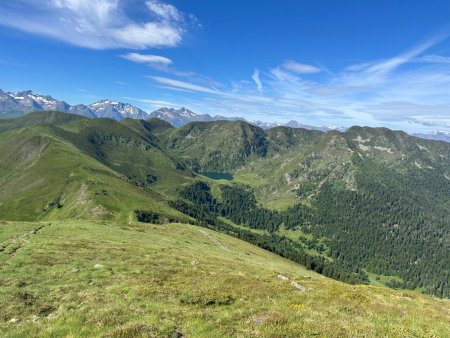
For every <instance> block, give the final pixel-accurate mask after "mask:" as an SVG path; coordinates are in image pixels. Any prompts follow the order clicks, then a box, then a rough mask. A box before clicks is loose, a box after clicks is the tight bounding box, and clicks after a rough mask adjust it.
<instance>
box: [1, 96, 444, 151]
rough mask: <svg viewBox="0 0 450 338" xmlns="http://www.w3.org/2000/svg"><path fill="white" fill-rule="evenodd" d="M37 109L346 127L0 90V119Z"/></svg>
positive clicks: (439, 136)
mask: <svg viewBox="0 0 450 338" xmlns="http://www.w3.org/2000/svg"><path fill="white" fill-rule="evenodd" d="M36 111H61V112H64V113H72V114H77V115H81V116H85V117H89V118H112V119H115V120H118V121H120V120H123V119H126V118H134V119H148V118H152V117H155V118H159V119H162V120H164V121H166V122H169V123H170V124H171V125H172V126H174V127H176V128H179V127H182V126H184V125H185V124H187V123H190V122H211V121H221V120H225V121H239V120H241V121H246V122H248V123H250V124H252V125H255V126H258V127H260V128H262V129H271V128H276V127H280V126H285V127H291V128H303V129H308V130H319V131H324V132H326V131H331V130H337V131H345V130H346V129H347V128H344V127H340V126H313V125H307V124H303V123H300V122H298V121H295V120H291V121H289V122H287V123H277V122H263V121H257V120H250V121H248V120H246V119H245V118H243V117H225V116H221V115H214V116H211V115H210V114H197V113H194V112H192V111H191V110H189V109H187V108H185V107H181V108H179V109H175V108H168V107H162V108H159V109H157V110H155V111H153V112H151V113H148V112H146V111H144V110H142V109H140V108H137V107H135V106H133V105H131V104H129V103H123V102H119V101H113V100H109V99H102V100H100V101H97V102H94V103H92V104H89V105H83V104H76V105H70V104H68V103H67V102H65V101H61V100H57V99H54V98H53V97H51V96H49V95H40V94H36V93H34V92H33V91H31V90H25V91H18V92H15V93H12V92H5V91H3V90H1V89H0V119H1V118H14V117H17V116H20V115H24V114H26V113H30V112H36ZM411 135H413V136H416V137H420V138H424V139H431V140H438V141H444V142H450V133H446V132H442V131H430V132H428V133H411Z"/></svg>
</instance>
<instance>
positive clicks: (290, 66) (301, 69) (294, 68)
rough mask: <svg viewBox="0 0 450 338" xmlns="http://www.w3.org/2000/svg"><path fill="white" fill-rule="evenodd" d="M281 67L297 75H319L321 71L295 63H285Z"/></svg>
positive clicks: (314, 67)
mask: <svg viewBox="0 0 450 338" xmlns="http://www.w3.org/2000/svg"><path fill="white" fill-rule="evenodd" d="M282 67H283V68H284V69H286V70H288V71H290V72H293V73H297V74H314V73H320V72H321V71H322V69H320V68H318V67H316V66H312V65H307V64H304V63H299V62H295V61H286V62H284V63H283V64H282Z"/></svg>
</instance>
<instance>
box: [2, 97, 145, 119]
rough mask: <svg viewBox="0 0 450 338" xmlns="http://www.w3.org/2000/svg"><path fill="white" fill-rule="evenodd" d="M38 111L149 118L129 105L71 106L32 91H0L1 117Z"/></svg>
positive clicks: (103, 101)
mask: <svg viewBox="0 0 450 338" xmlns="http://www.w3.org/2000/svg"><path fill="white" fill-rule="evenodd" d="M37 111H59V112H63V113H71V114H77V115H81V116H85V117H89V118H101V117H107V118H112V119H115V120H122V119H125V118H134V119H143V120H144V119H146V118H148V114H147V113H146V112H145V111H143V110H142V109H139V108H137V107H134V106H132V105H130V104H128V103H122V102H117V101H111V100H102V101H99V102H96V103H93V104H91V105H89V106H85V105H82V104H78V105H75V106H71V105H69V104H68V103H66V102H64V101H60V100H56V99H54V98H52V97H51V96H45V95H40V94H36V93H34V92H32V91H30V90H28V91H21V92H16V93H9V92H8V93H5V92H3V91H1V90H0V117H3V118H8V117H15V116H20V115H23V114H27V113H30V112H37Z"/></svg>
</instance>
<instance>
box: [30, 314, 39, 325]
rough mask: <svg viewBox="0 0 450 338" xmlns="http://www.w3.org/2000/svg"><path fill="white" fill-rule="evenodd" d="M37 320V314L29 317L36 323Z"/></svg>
mask: <svg viewBox="0 0 450 338" xmlns="http://www.w3.org/2000/svg"><path fill="white" fill-rule="evenodd" d="M38 320H39V316H37V315H33V317H31V321H32V322H33V323H36V322H37V321H38Z"/></svg>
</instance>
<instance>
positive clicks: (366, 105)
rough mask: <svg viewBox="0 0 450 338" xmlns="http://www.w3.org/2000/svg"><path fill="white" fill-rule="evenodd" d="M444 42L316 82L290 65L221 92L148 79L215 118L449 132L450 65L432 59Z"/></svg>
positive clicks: (423, 45) (324, 75) (260, 73)
mask: <svg viewBox="0 0 450 338" xmlns="http://www.w3.org/2000/svg"><path fill="white" fill-rule="evenodd" d="M439 41H441V39H440V38H434V39H430V40H428V41H425V42H423V43H421V44H418V45H417V46H414V47H413V48H410V49H409V50H407V51H405V52H403V53H400V54H398V55H396V56H393V57H392V58H390V59H385V60H381V61H380V60H378V61H370V60H368V61H366V62H364V63H361V64H358V65H350V66H348V67H346V68H344V69H343V70H342V71H341V72H337V73H331V72H327V71H323V72H322V74H321V75H320V76H319V77H313V78H312V79H311V78H309V77H308V78H304V76H303V75H304V74H305V73H301V72H294V71H293V70H292V69H289V67H285V65H286V62H284V63H281V64H280V65H277V66H274V67H273V68H272V69H267V70H258V69H255V70H254V72H253V74H252V80H253V81H248V80H246V79H243V80H236V81H231V83H230V86H229V88H224V87H221V88H220V90H217V89H216V88H215V87H214V86H209V87H208V86H203V85H199V84H198V83H197V81H196V80H195V79H192V78H189V82H185V81H179V80H176V79H169V78H165V77H150V79H152V80H153V81H154V82H156V85H158V86H160V87H164V88H165V89H169V90H171V91H173V90H176V91H188V93H189V96H187V97H188V98H189V99H188V100H187V102H183V103H182V104H183V105H185V106H188V107H189V108H191V109H193V110H194V111H199V112H200V111H201V112H203V113H209V114H211V115H215V114H219V115H224V116H233V115H234V116H243V117H245V118H247V119H249V120H251V119H261V120H266V121H270V120H274V119H276V120H277V121H285V122H287V121H289V120H292V119H297V120H299V121H300V122H302V123H305V124H312V125H344V126H350V125H355V124H359V125H370V126H386V127H389V128H393V129H404V130H409V131H424V130H426V129H427V128H430V127H435V128H440V129H443V130H449V131H450V96H449V95H448V88H450V63H448V62H446V61H447V59H446V58H445V57H438V56H436V55H434V54H426V53H427V52H428V51H429V50H431V49H432V47H433V46H435V45H437V44H438V43H439ZM424 54H425V55H424ZM433 55H434V56H433ZM431 56H433V57H431ZM418 60H422V61H420V62H419V61H418ZM320 69H325V68H324V66H321V67H320ZM255 85H256V86H255ZM204 94H207V95H204ZM177 97H178V98H179V97H182V96H177Z"/></svg>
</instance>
